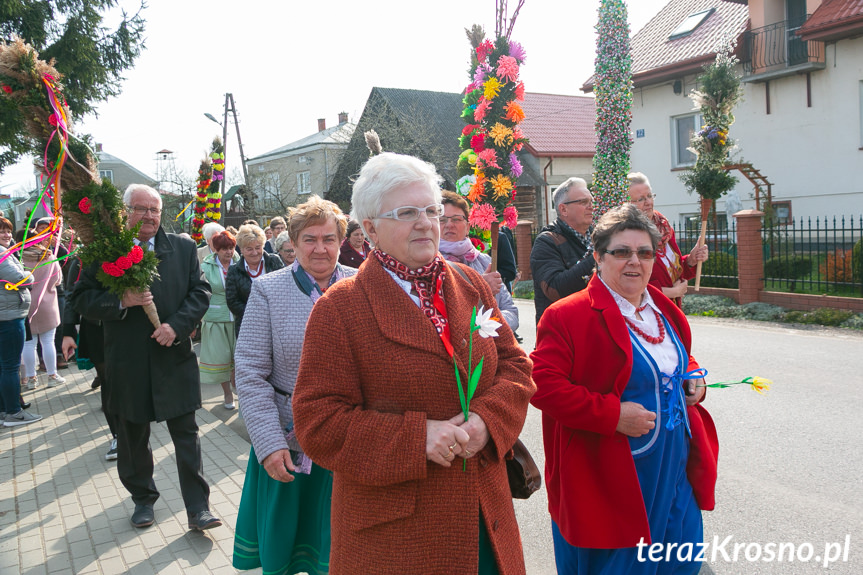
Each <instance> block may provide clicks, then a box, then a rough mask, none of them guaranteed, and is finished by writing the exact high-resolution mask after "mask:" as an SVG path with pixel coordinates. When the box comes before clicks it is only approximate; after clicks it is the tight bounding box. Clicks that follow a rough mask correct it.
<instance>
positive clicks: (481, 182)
mask: <svg viewBox="0 0 863 575" xmlns="http://www.w3.org/2000/svg"><path fill="white" fill-rule="evenodd" d="M484 195H485V177H484V176H482V175H479V176H477V178H476V182H474V184H473V185H472V186H471V187H470V192H469V193H468V195H467V199H468V201H469V202H470V203H472V204H475V203H477V202H479V201H480V200H482V198H483V196H484Z"/></svg>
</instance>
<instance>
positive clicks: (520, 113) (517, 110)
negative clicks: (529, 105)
mask: <svg viewBox="0 0 863 575" xmlns="http://www.w3.org/2000/svg"><path fill="white" fill-rule="evenodd" d="M506 119H507V120H511V121H513V122H515V123H516V124H517V123H519V122H521V121H522V120H524V110H523V109H522V108H521V106H519V105H518V102H516V101H515V100H513V101H512V102H510V103H509V104H507V105H506Z"/></svg>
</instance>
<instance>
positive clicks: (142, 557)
mask: <svg viewBox="0 0 863 575" xmlns="http://www.w3.org/2000/svg"><path fill="white" fill-rule="evenodd" d="M120 555H121V556H122V557H123V561H125V562H126V564H127V565H130V566H131V565H137V564H138V563H140V562H141V561H146V560H147V557H149V555H147V552H146V551H145V550H144V548H143V547H142V546H141V545H140V544H138V545H133V546H130V547H121V548H120Z"/></svg>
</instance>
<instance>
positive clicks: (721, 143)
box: [680, 44, 742, 291]
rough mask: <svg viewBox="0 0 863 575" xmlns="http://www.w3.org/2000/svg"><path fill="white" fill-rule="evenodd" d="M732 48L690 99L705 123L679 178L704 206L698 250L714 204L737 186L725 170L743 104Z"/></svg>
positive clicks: (700, 79) (697, 278)
mask: <svg viewBox="0 0 863 575" xmlns="http://www.w3.org/2000/svg"><path fill="white" fill-rule="evenodd" d="M733 50H734V46H733V44H724V45H723V46H721V47H720V48H719V50H718V51H717V53H716V59H715V60H714V61H713V62H712V63H710V64H708V65H707V66H705V67H704V72H703V73H702V74H701V75H700V76H698V79H697V84H698V85H699V86H700V87H701V88H700V89H699V90H693V91H692V92H691V93H690V94H689V97H690V99H692V101H693V102H694V103H695V106H696V109H697V110H700V111H701V116H702V119H703V121H704V124H703V126H702V127H701V129H700V130H699V131H697V132H695V133H693V134H692V137H691V139H690V147H689V150H690V151H691V152H693V153H694V154H695V155H696V161H695V167H693V168H692V169H691V170H687V171H686V172H684V174H683V175H682V176H681V177H680V179H681V181H683V183H684V184H685V185H686V188H687V190H688V191H689V193H692V192H695V193H697V194H698V196H699V198H700V204H701V233H700V234H699V236H698V243H697V245H698V246H703V245H704V244H705V241H706V238H707V219H708V217H709V216H710V208H711V206H712V205H713V202H714V201H715V200H717V199H719V198H720V197H722V195H723V194H725V193H726V192H727V191H728V190H730V189H732V188H733V187H734V186H735V184H736V183H737V178H735V177H734V176H732V175H731V174H730V173H728V172H727V171H726V170H725V166H726V165H728V164H729V162H730V152H731V150H732V149H733V147H734V142H733V140H731V139H730V138H729V137H728V130H729V128H730V127H731V124H733V123H734V114H733V111H734V107H735V106H736V105H737V102H738V101H739V100H740V97H741V95H742V89H741V86H740V75H739V74H738V73H737V64H738V60H737V58H736V57H735V56H734V55H733ZM700 288H701V262H698V266H697V268H696V271H695V291H698V290H699V289H700Z"/></svg>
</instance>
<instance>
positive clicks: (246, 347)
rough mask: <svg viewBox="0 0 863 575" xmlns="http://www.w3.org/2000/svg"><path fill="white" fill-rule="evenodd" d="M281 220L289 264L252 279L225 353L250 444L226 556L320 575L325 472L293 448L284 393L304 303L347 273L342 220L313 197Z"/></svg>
mask: <svg viewBox="0 0 863 575" xmlns="http://www.w3.org/2000/svg"><path fill="white" fill-rule="evenodd" d="M288 219H289V222H288V232H289V233H290V236H291V242H292V243H293V245H294V249H295V251H296V260H295V261H294V262H293V263H292V264H291V265H290V266H287V267H286V268H284V269H281V270H278V271H275V272H273V273H267V274H265V275H262V276H261V277H260V278H258V279H256V280H255V281H254V283H252V284H251V294H250V296H249V300H248V303H247V304H246V306H245V314H244V316H243V324H242V327H241V328H240V334H239V338H238V339H237V346H236V351H235V355H234V365H235V368H236V381H237V394H238V395H239V399H240V405H241V406H242V414H243V418H244V420H245V422H246V428H247V429H248V431H249V437H250V438H251V440H252V450H251V453H250V456H249V465H248V468H247V470H246V480H245V484H244V485H243V495H242V498H241V500H240V512H239V515H238V517H237V528H236V535H235V538H234V560H233V562H234V567H236V568H237V569H256V568H258V567H263V568H264V572H265V573H275V572H279V573H299V572H302V571H305V572H308V573H311V574H319V573H327V572H328V565H329V552H330V499H331V496H332V473H331V472H329V471H327V470H326V469H323V468H322V467H318V466H317V465H316V464H314V463H312V462H311V460H309V459H308V458H307V457H306V456H305V454H304V453H303V451H302V449H301V448H300V444H299V443H298V442H297V439H296V435H295V434H294V431H293V421H294V418H293V411H292V408H291V396H292V394H293V392H294V383H295V382H296V378H297V370H298V369H299V364H300V354H301V352H302V349H303V338H304V335H305V330H306V322H307V321H308V319H309V315H310V314H311V312H312V306H313V305H314V304H315V302H316V301H317V300H318V298H319V297H320V296H321V295H322V294H323V292H324V291H326V290H327V288H328V287H329V286H331V285H332V284H333V283H335V282H336V281H338V280H340V279H342V278H344V277H347V276H352V275H354V274H355V273H356V270H355V269H352V268H347V267H342V266H341V265H339V263H338V259H339V246H340V245H341V243H342V240H343V239H344V237H345V229H346V227H347V218H346V217H345V216H344V214H342V212H341V210H340V209H339V207H338V206H337V205H336V204H334V203H332V202H328V201H325V200H322V199H321V198H319V197H318V196H312V197H311V198H309V200H308V201H307V202H306V203H304V204H302V205H300V206H298V207H297V208H293V209H292V210H291V213H290V215H289V218H288ZM231 269H233V267H232V268H231Z"/></svg>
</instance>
